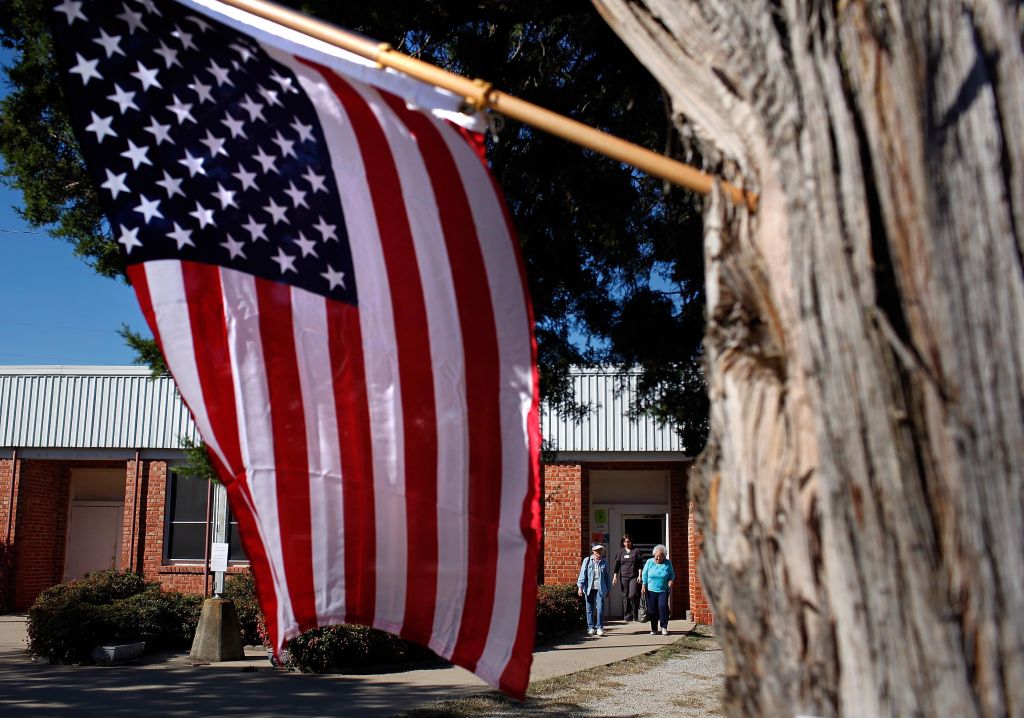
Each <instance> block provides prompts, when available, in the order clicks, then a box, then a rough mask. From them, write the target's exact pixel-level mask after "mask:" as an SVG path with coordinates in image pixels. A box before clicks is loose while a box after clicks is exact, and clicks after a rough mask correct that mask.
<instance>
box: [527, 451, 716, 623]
mask: <svg viewBox="0 0 1024 718" xmlns="http://www.w3.org/2000/svg"><path fill="white" fill-rule="evenodd" d="M595 470H619V471H632V470H640V471H666V470H667V471H668V472H669V480H670V498H669V500H670V506H669V511H670V513H669V518H670V525H669V543H670V544H671V545H672V554H671V556H670V558H671V559H672V565H673V567H674V568H675V570H676V577H677V579H676V581H675V582H674V584H673V588H672V612H673V615H674V616H676V617H681V616H683V615H685V612H686V611H687V610H690V609H691V608H692V602H693V589H692V580H693V578H694V577H695V573H694V569H693V567H694V565H695V563H694V560H693V556H694V554H693V551H694V547H693V545H692V532H691V531H690V530H689V527H688V524H689V518H690V517H689V502H688V500H687V494H688V486H687V482H688V480H689V471H690V464H689V463H688V462H687V463H683V462H657V463H651V462H602V463H587V464H582V465H581V464H545V465H544V491H543V496H544V502H543V506H542V511H543V525H544V535H543V542H544V550H543V563H544V566H543V581H544V583H574V582H575V581H576V577H577V576H578V575H579V566H580V560H581V559H582V557H583V556H586V555H587V554H588V553H589V551H588V549H589V547H590V542H589V537H590V512H589V507H590V472H591V471H595ZM697 595H698V596H699V597H700V599H701V600H702V601H703V595H702V594H701V593H700V588H699V586H698V588H697ZM703 605H704V606H705V608H706V606H707V604H706V602H704V603H703ZM708 616H710V612H708ZM707 622H708V623H710V618H709V619H708V621H707Z"/></svg>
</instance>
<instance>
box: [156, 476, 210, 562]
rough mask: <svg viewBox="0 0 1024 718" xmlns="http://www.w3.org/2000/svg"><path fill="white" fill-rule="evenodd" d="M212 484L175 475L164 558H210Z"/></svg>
mask: <svg viewBox="0 0 1024 718" xmlns="http://www.w3.org/2000/svg"><path fill="white" fill-rule="evenodd" d="M208 496H209V487H208V482H207V481H206V480H205V479H199V478H196V477H194V476H183V475H181V474H179V473H177V472H173V471H172V472H171V475H170V477H169V478H168V480H167V539H166V540H165V541H164V555H165V556H166V557H167V559H168V560H169V561H203V560H205V558H206V546H205V540H206V500H207V497H208Z"/></svg>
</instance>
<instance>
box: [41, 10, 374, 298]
mask: <svg viewBox="0 0 1024 718" xmlns="http://www.w3.org/2000/svg"><path fill="white" fill-rule="evenodd" d="M101 6H102V7H101ZM113 7H114V8H116V7H117V6H116V5H113ZM110 8H111V5H107V4H105V3H98V2H94V3H89V2H72V1H69V0H65V2H63V3H62V4H60V5H58V6H57V7H56V8H55V9H56V10H57V11H58V12H59V13H61V15H62V16H63V17H64V18H66V19H67V22H66V23H65V22H57V23H56V24H55V27H56V31H57V34H56V37H55V39H56V48H57V50H58V53H59V54H60V55H61V56H62V57H61V60H62V63H63V64H64V65H65V66H67V67H69V68H70V69H69V70H68V72H69V73H70V78H69V81H68V82H67V84H66V88H67V97H68V107H69V110H70V112H71V114H72V116H73V118H74V123H75V125H76V126H77V127H79V128H84V132H80V133H79V142H80V144H81V147H82V152H83V154H84V155H85V156H86V158H87V159H88V160H89V167H90V168H91V170H92V171H93V173H94V176H95V179H96V183H97V185H99V187H100V188H101V190H102V192H103V193H104V195H105V199H106V200H108V202H107V207H108V208H109V209H108V216H109V218H110V223H111V229H112V231H113V234H114V236H115V237H116V239H117V241H118V242H119V243H120V244H121V245H122V247H123V248H124V251H125V253H126V259H127V262H128V263H137V262H146V261H149V260H152V259H160V258H179V259H185V260H193V261H196V262H203V263H207V264H217V265H222V266H226V267H233V268H236V269H239V270H241V271H245V272H247V273H249V274H252V275H255V276H258V277H264V278H266V279H270V280H275V281H281V282H286V283H289V284H292V285H295V286H300V287H302V288H304V289H307V290H309V291H311V292H316V293H318V294H323V295H326V296H330V297H331V298H334V299H340V300H342V301H347V302H353V303H354V302H355V301H356V288H355V281H354V277H353V273H352V256H351V252H350V251H349V246H348V238H347V237H346V234H345V226H344V217H343V214H342V209H341V204H340V202H339V201H338V192H337V188H336V187H335V183H334V177H333V175H332V173H331V172H330V158H329V155H328V152H327V147H326V144H325V141H324V137H323V132H322V131H321V129H320V124H319V121H318V120H317V117H316V113H315V112H314V110H313V106H312V104H311V103H310V101H309V99H308V98H307V97H306V96H305V95H304V94H303V93H301V92H299V90H298V87H297V82H296V78H295V75H294V73H293V72H291V71H290V70H289V69H288V68H286V67H284V66H283V65H282V64H281V63H279V62H275V61H274V60H272V59H271V58H270V57H269V56H268V55H267V53H266V52H265V51H264V50H263V49H262V48H261V47H260V46H259V44H257V43H255V42H253V41H252V40H250V39H249V38H247V37H245V36H244V35H242V34H240V33H238V32H235V31H233V30H230V29H228V28H226V27H224V26H223V25H221V24H220V23H216V22H214V21H212V20H209V19H204V18H202V17H199V16H197V15H195V14H193V13H189V12H187V11H186V9H185V8H184V7H182V6H179V5H175V4H173V3H167V4H161V5H160V6H159V7H157V5H156V4H155V3H154V2H146V3H141V4H139V5H135V4H128V3H122V4H121V8H120V10H121V11H120V12H116V11H115V12H111V10H110ZM87 13H88V17H87V16H86V15H87ZM76 20H81V21H82V22H79V23H77V27H76V22H75V21H76ZM86 21H88V22H89V23H90V24H89V32H83V31H82V29H83V27H84V25H85V22H86Z"/></svg>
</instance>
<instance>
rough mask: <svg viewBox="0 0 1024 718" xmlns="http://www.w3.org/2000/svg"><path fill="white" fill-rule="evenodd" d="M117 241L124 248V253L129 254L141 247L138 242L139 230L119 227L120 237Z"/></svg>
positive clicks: (140, 243)
mask: <svg viewBox="0 0 1024 718" xmlns="http://www.w3.org/2000/svg"><path fill="white" fill-rule="evenodd" d="M117 241H118V242H119V243H120V244H121V245H123V246H124V251H126V252H127V253H128V254H131V253H132V250H133V249H135V248H136V247H141V246H142V242H140V241H139V228H138V227H136V228H135V229H128V228H127V227H121V236H120V237H118V238H117Z"/></svg>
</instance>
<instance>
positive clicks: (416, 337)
mask: <svg viewBox="0 0 1024 718" xmlns="http://www.w3.org/2000/svg"><path fill="white" fill-rule="evenodd" d="M325 76H326V78H327V81H328V83H329V84H330V86H331V89H332V90H333V91H334V93H335V95H336V96H337V97H338V99H339V100H340V101H341V103H342V105H343V106H344V107H345V110H346V112H347V114H348V117H349V120H350V121H351V122H352V125H353V127H354V129H355V132H356V136H357V138H358V140H359V144H360V149H361V151H362V155H363V157H364V158H366V161H365V168H366V174H367V182H368V184H369V186H370V187H371V188H372V198H373V207H374V211H375V212H376V215H377V225H378V227H379V228H380V237H381V245H382V247H383V250H384V262H385V265H386V269H387V275H388V283H389V285H390V288H391V294H392V297H393V301H394V305H395V306H396V307H400V308H401V310H400V311H397V312H395V315H394V323H395V337H396V340H397V343H398V373H399V382H400V384H401V387H402V419H403V423H404V432H403V435H404V437H405V446H404V449H405V457H404V459H405V460H404V466H405V468H406V471H405V477H404V479H405V481H404V489H405V491H404V494H405V515H406V531H407V534H406V540H407V546H406V553H407V556H408V557H413V556H414V557H415V560H409V559H407V560H406V561H405V563H404V565H405V575H406V582H405V585H406V591H405V596H404V599H405V600H404V610H403V612H402V619H401V622H400V623H399V625H398V626H395V627H394V629H393V630H397V631H398V632H399V634H400V635H401V636H403V637H405V638H409V639H411V640H418V641H421V642H423V643H426V641H427V640H429V637H430V630H431V628H432V627H433V606H432V604H431V603H428V602H425V601H423V597H424V596H433V595H434V594H435V592H436V587H437V574H436V565H437V514H436V509H435V507H436V506H437V426H436V415H435V405H434V385H433V375H432V366H431V361H430V359H431V357H430V341H429V337H428V334H427V327H428V322H427V312H426V307H425V305H424V297H423V286H422V283H421V281H420V273H419V268H418V266H417V263H416V250H415V246H414V244H413V238H412V232H411V229H410V227H409V219H408V215H407V214H406V212H405V211H404V207H405V205H404V197H403V194H402V186H401V183H400V181H399V176H398V170H397V167H396V166H395V160H394V157H393V155H392V153H391V150H390V148H389V146H388V142H387V138H386V136H385V135H384V133H383V131H382V130H381V126H380V124H379V122H378V119H377V118H376V117H374V115H373V111H372V110H371V108H370V107H369V106H367V104H366V102H365V100H364V99H363V98H362V96H361V95H359V93H358V92H356V91H355V90H354V89H353V87H352V86H351V85H350V84H349V83H348V82H346V81H345V80H343V79H342V78H341V77H339V76H337V75H335V74H333V73H329V74H327V75H325ZM411 467H415V470H410V469H411ZM391 570H395V568H394V567H392V568H391ZM424 605H426V609H427V611H426V612H425V611H424V609H423V607H424Z"/></svg>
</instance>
